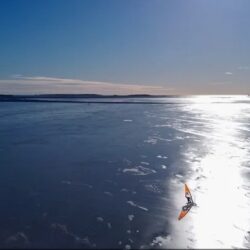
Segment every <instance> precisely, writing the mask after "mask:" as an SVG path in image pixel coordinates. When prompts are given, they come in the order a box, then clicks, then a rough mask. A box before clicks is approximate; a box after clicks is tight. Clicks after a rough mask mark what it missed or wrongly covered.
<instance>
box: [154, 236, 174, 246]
mask: <svg viewBox="0 0 250 250" xmlns="http://www.w3.org/2000/svg"><path fill="white" fill-rule="evenodd" d="M170 241H171V236H170V235H167V236H157V237H155V238H154V239H153V241H152V242H151V244H150V245H151V246H154V247H155V246H156V247H157V246H160V247H161V246H167V244H168V243H169V242H170Z"/></svg>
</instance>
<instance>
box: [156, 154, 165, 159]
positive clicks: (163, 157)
mask: <svg viewBox="0 0 250 250" xmlns="http://www.w3.org/2000/svg"><path fill="white" fill-rule="evenodd" d="M156 157H157V158H159V159H167V158H168V157H167V156H166V155H157V156H156Z"/></svg>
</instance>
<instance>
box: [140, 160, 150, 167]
mask: <svg viewBox="0 0 250 250" xmlns="http://www.w3.org/2000/svg"><path fill="white" fill-rule="evenodd" d="M141 164H142V165H147V166H148V165H149V163H148V162H145V161H141Z"/></svg>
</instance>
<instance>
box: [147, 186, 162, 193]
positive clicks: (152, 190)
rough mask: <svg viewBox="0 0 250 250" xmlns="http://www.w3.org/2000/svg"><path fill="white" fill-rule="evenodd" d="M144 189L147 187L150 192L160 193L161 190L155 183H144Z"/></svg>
mask: <svg viewBox="0 0 250 250" xmlns="http://www.w3.org/2000/svg"><path fill="white" fill-rule="evenodd" d="M145 189H147V190H148V191H150V192H152V193H158V194H160V193H161V190H160V189H159V187H158V186H157V185H156V184H146V185H145Z"/></svg>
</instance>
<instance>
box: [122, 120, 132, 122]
mask: <svg viewBox="0 0 250 250" xmlns="http://www.w3.org/2000/svg"><path fill="white" fill-rule="evenodd" d="M123 121H124V122H132V121H133V120H129V119H126V120H123Z"/></svg>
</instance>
